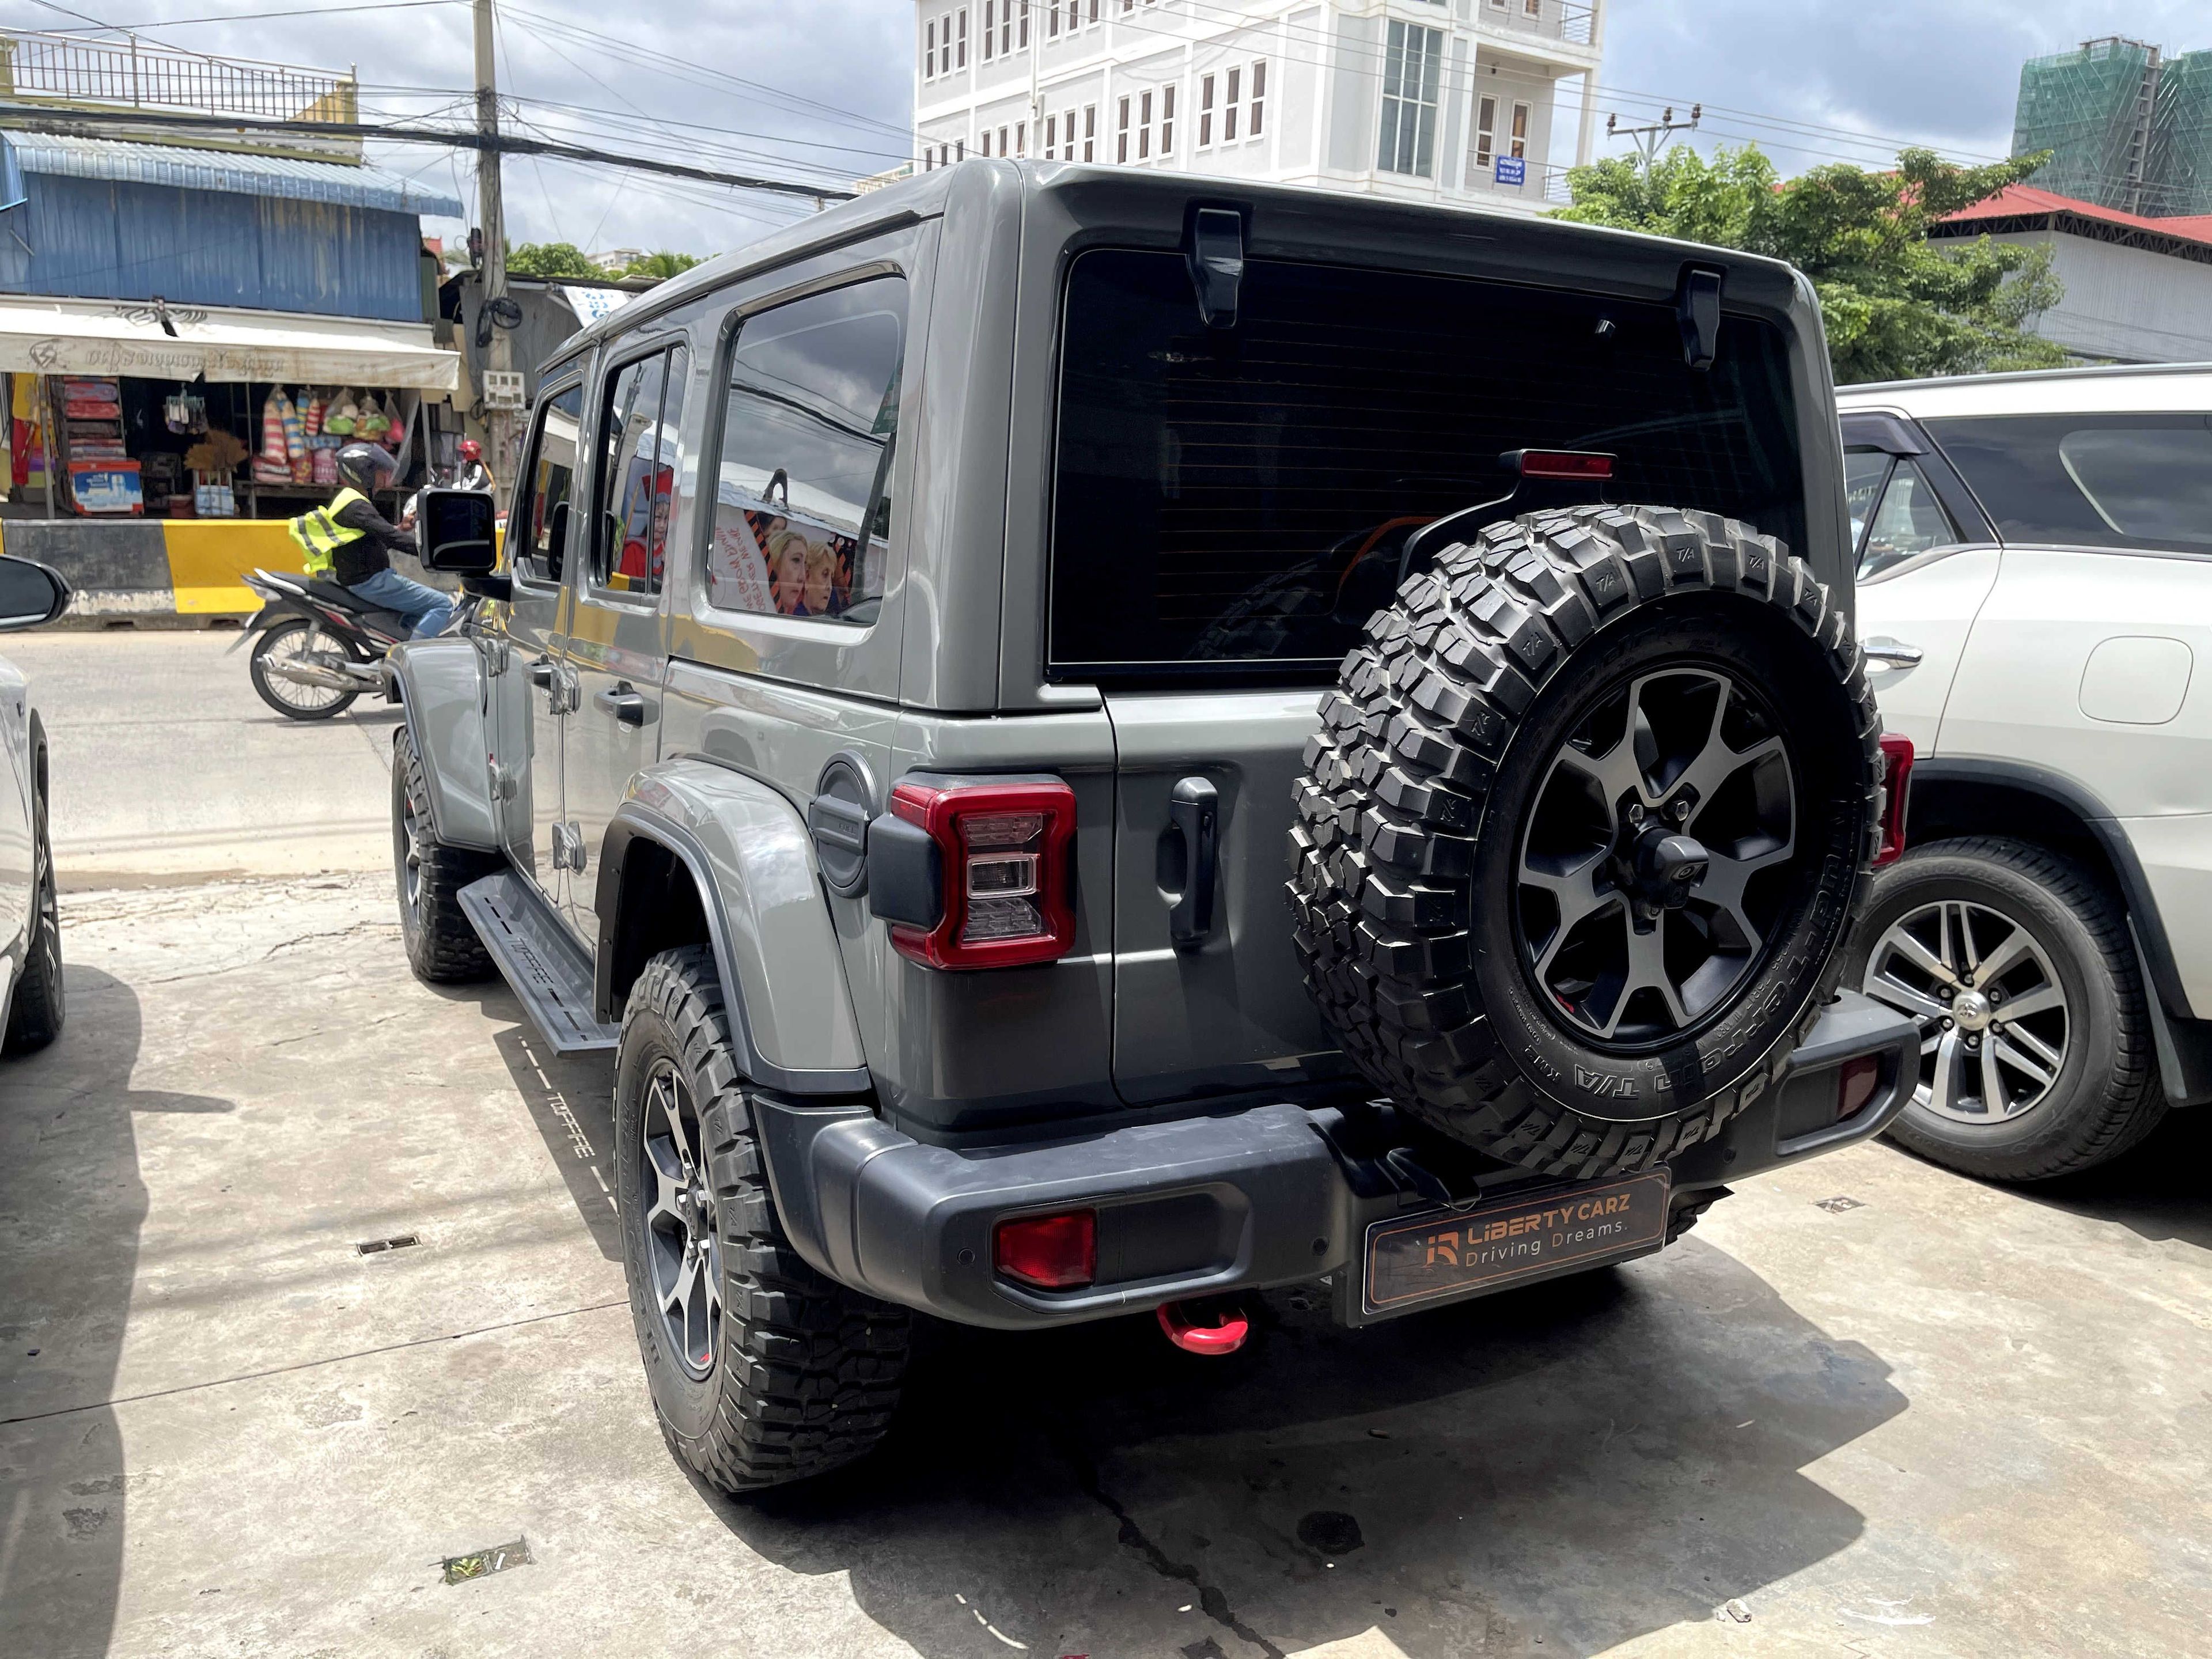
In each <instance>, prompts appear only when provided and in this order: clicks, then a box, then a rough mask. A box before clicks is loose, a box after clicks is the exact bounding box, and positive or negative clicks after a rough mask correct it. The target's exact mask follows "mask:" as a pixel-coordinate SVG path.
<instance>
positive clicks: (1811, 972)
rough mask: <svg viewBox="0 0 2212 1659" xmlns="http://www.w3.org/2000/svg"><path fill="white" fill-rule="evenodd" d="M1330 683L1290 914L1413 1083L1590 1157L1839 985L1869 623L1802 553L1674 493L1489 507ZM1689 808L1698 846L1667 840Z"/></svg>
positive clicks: (1662, 1123)
mask: <svg viewBox="0 0 2212 1659" xmlns="http://www.w3.org/2000/svg"><path fill="white" fill-rule="evenodd" d="M1716 687H1717V689H1716ZM1624 709H1625V711H1626V712H1625V713H1624V712H1623V711H1624ZM1321 713H1322V731H1321V732H1320V733H1319V735H1317V736H1316V738H1315V739H1314V740H1313V743H1312V744H1310V746H1309V748H1308V750H1307V754H1306V764H1307V775H1306V776H1305V777H1304V778H1303V779H1302V780H1301V781H1300V782H1299V784H1298V786H1297V811H1298V818H1297V823H1296V825H1295V826H1294V827H1293V829H1292V830H1291V861H1292V866H1293V871H1292V876H1291V887H1290V896H1291V908H1292V911H1293V913H1294V915H1296V917H1297V928H1296V933H1295V935H1294V937H1295V939H1296V942H1297V949H1298V951H1299V954H1300V957H1301V958H1302V959H1303V961H1304V964H1305V968H1306V984H1307V987H1308V989H1309V990H1310V992H1311V994H1312V995H1313V997H1314V1000H1315V1001H1316V1003H1317V1004H1318V1005H1319V1006H1320V1008H1321V1011H1322V1017H1323V1018H1324V1019H1325V1020H1326V1021H1327V1022H1328V1024H1329V1025H1330V1026H1331V1027H1332V1029H1333V1030H1334V1031H1335V1033H1336V1035H1337V1036H1338V1038H1339V1040H1340V1042H1342V1043H1343V1045H1344V1048H1345V1050H1346V1054H1348V1055H1349V1056H1350V1057H1351V1058H1352V1060H1354V1061H1355V1062H1356V1063H1357V1064H1358V1066H1359V1067H1360V1069H1361V1070H1362V1071H1363V1072H1364V1073H1366V1075H1367V1076H1368V1077H1369V1078H1370V1079H1372V1080H1373V1081H1374V1082H1375V1083H1376V1084H1377V1085H1380V1086H1381V1087H1383V1088H1384V1089H1387V1090H1388V1091H1389V1092H1390V1094H1391V1095H1392V1096H1393V1097H1394V1098H1395V1099H1396V1100H1398V1101H1399V1102H1400V1103H1401V1104H1403V1105H1404V1106H1405V1108H1406V1109H1407V1111H1408V1112H1410V1113H1411V1114H1412V1115H1414V1116H1415V1117H1418V1118H1419V1119H1421V1120H1422V1121H1425V1122H1426V1123H1428V1124H1429V1125H1430V1126H1431V1127H1434V1128H1436V1129H1437V1130H1439V1131H1441V1132H1442V1133H1445V1134H1449V1135H1450V1136H1452V1137H1453V1138H1454V1139H1458V1140H1461V1141H1463V1142H1465V1143H1467V1144H1468V1145H1470V1146H1474V1148H1476V1150H1478V1151H1480V1152H1483V1153H1486V1154H1487V1155H1488V1156H1491V1157H1492V1158H1498V1159H1500V1160H1502V1161H1504V1162H1506V1163H1509V1164H1518V1165H1521V1166H1522V1167H1524V1168H1528V1169H1532V1170H1540V1171H1542V1172H1543V1173H1546V1174H1548V1175H1556V1176H1567V1177H1570V1178H1574V1179H1582V1180H1589V1179H1595V1178H1597V1177H1600V1176H1610V1175H1616V1174H1622V1173H1626V1172H1630V1171H1634V1170H1644V1169H1648V1168H1650V1167H1651V1166H1653V1165H1654V1164H1660V1163H1662V1162H1664V1161H1665V1160H1667V1159H1668V1158H1671V1157H1673V1156H1674V1154H1676V1153H1677V1152H1680V1151H1682V1150H1683V1149H1684V1148H1686V1147H1688V1146H1693V1145H1696V1144H1697V1143H1698V1142H1699V1141H1702V1140H1704V1139H1707V1138H1709V1137H1710V1136H1711V1135H1712V1134H1713V1133H1716V1132H1717V1130H1718V1129H1719V1128H1720V1127H1721V1126H1722V1125H1723V1124H1724V1123H1726V1122H1727V1121H1729V1119H1730V1118H1732V1117H1734V1116H1735V1115H1736V1114H1737V1113H1739V1112H1740V1111H1741V1110H1742V1109H1744V1108H1745V1107H1747V1106H1748V1105H1750V1104H1751V1103H1752V1102H1753V1101H1754V1100H1756V1099H1757V1098H1758V1097H1759V1095H1760V1094H1762V1093H1763V1092H1764V1091H1765V1090H1766V1089H1767V1088H1768V1087H1770V1086H1771V1085H1772V1084H1773V1083H1774V1082H1776V1081H1778V1079H1779V1078H1780V1076H1781V1075H1782V1073H1783V1071H1784V1068H1785V1067H1786V1066H1787V1064H1788V1061H1789V1057H1790V1052H1791V1049H1792V1048H1793V1047H1794V1046H1795V1044H1796V1042H1797V1040H1798V1039H1799V1037H1800V1036H1801V1035H1802V1032H1803V1031H1804V1030H1805V1029H1806V1028H1807V1027H1808V1025H1809V1024H1810V1023H1811V1021H1812V1020H1813V1018H1815V1017H1817V1014H1818V1012H1819V1010H1820V1007H1821V1006H1823V1005H1825V1004H1826V1002H1827V1001H1829V1000H1830V999H1831V997H1832V994H1833V989H1834V986H1835V982H1836V977H1837V975H1838V973H1839V972H1840V969H1841V963H1840V962H1839V960H1838V947H1839V946H1840V945H1841V944H1842V942H1843V939H1844V933H1845V931H1846V928H1847V926H1848V923H1849V921H1850V916H1851V915H1852V914H1853V911H1854V908H1855V907H1856V905H1857V902H1859V899H1860V896H1861V893H1862V890H1863V877H1864V873H1865V871H1866V868H1867V864H1868V860H1869V858H1870V857H1871V855H1872V853H1873V848H1874V837H1875V832H1876V826H1877V825H1878V823H1879V822H1880V817H1881V770H1880V767H1879V754H1880V742H1881V726H1880V719H1879V716H1878V714H1877V713H1876V711H1875V703H1874V697H1873V694H1872V693H1871V692H1870V691H1869V690H1868V688H1867V684H1866V676H1865V674H1864V672H1863V665H1862V659H1861V654H1860V652H1859V649H1858V647H1857V644H1856V643H1855V642H1854V641H1853V640H1852V638H1851V635H1850V627H1849V624H1848V623H1847V622H1846V620H1845V618H1844V616H1843V613H1842V612H1841V611H1839V610H1838V609H1837V608H1836V607H1835V606H1834V605H1832V604H1830V602H1829V597H1828V593H1827V590H1826V589H1825V588H1823V587H1822V586H1820V583H1819V582H1817V581H1816V580H1814V578H1813V575H1812V574H1811V572H1810V571H1809V570H1808V569H1807V568H1806V567H1805V565H1804V564H1803V562H1802V561H1800V560H1797V559H1796V558H1793V557H1791V556H1790V554H1789V552H1788V551H1787V550H1785V549H1784V548H1783V547H1782V546H1781V545H1780V544H1778V543H1777V542H1775V541H1774V540H1772V539H1771V538H1768V537H1765V536H1763V535H1760V534H1759V532H1756V531H1754V530H1752V529H1751V528H1750V527H1748V526H1745V525H1741V524H1737V523H1735V522H1734V521H1732V520H1726V519H1723V518H1719V517H1717V516H1716V515H1714V514H1712V513H1682V512H1677V511H1675V510H1674V509H1671V508H1666V507H1577V508H1574V509H1571V510H1569V511H1563V512H1547V513H1533V514H1530V515H1528V517H1526V518H1524V519H1519V520H1511V521H1508V522H1504V523H1498V524H1492V525H1490V526H1486V527H1485V528H1484V529H1483V530H1482V532H1480V535H1479V536H1478V537H1477V538H1476V540H1475V543H1474V544H1473V545H1457V546H1453V547H1449V548H1446V549H1444V550H1443V551H1442V552H1441V553H1439V554H1438V555H1437V562H1436V568H1434V569H1433V570H1432V571H1430V572H1427V573H1424V574H1418V575H1415V576H1413V577H1412V578H1411V579H1409V580H1407V582H1406V583H1405V584H1404V585H1403V586H1401V588H1400V589H1399V592H1398V597H1397V599H1396V600H1395V603H1393V604H1392V605H1390V606H1389V608H1387V609H1385V610H1383V611H1379V612H1377V613H1376V616H1375V617H1374V618H1373V619H1372V620H1371V621H1370V623H1368V626H1367V636H1366V640H1365V641H1364V642H1363V643H1362V644H1361V645H1360V646H1358V647H1357V648H1355V649H1354V650H1353V651H1352V653H1351V654H1350V655H1349V656H1347V657H1346V659H1345V662H1344V667H1343V670H1342V673H1341V677H1340V684H1339V689H1338V690H1336V691H1334V692H1333V693H1331V694H1330V695H1329V696H1327V697H1325V698H1323V699H1322V708H1321ZM1647 750H1649V752H1648V753H1647ZM1774 757H1779V766H1778V767H1777V765H1776V764H1775V761H1774ZM1555 789H1556V790H1558V791H1559V793H1554V792H1555ZM1678 808H1679V809H1680V811H1681V812H1682V813H1683V814H1685V816H1682V817H1676V816H1674V815H1675V812H1676V810H1677V809H1678ZM1668 831H1675V832H1679V836H1677V835H1675V834H1669V833H1665V832H1668ZM1696 836H1705V837H1706V838H1707V839H1708V840H1711V842H1712V846H1711V848H1710V849H1705V850H1707V851H1709V852H1710V854H1711V856H1710V858H1707V859H1699V860H1692V859H1691V857H1690V855H1689V853H1688V852H1686V851H1683V852H1669V851H1668V850H1667V849H1668V848H1674V847H1676V846H1678V845H1679V842H1680V839H1682V838H1693V837H1696ZM1585 842H1587V843H1588V845H1584V843H1585ZM1675 860H1680V861H1679V862H1676V861H1675ZM1666 869H1675V870H1680V871H1681V872H1684V873H1683V874H1682V875H1681V876H1680V877H1677V878H1672V879H1673V881H1674V883H1675V884H1674V885H1670V884H1669V883H1668V879H1666V878H1663V870H1666ZM1690 872H1695V874H1694V875H1692V874H1691V873H1690ZM1692 881H1694V882H1695V883H1696V885H1695V886H1694V887H1693V888H1690V889H1688V890H1686V891H1685V890H1684V888H1683V887H1682V886H1681V885H1680V884H1683V883H1688V882H1692ZM1724 889H1725V891H1723V890H1724ZM1547 904H1548V905H1550V906H1551V908H1550V910H1549V911H1548V913H1547V911H1546V909H1545V906H1546V905H1547Z"/></svg>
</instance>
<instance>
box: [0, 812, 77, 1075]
mask: <svg viewBox="0 0 2212 1659" xmlns="http://www.w3.org/2000/svg"><path fill="white" fill-rule="evenodd" d="M42 769H43V768H42ZM32 811H33V822H32V832H31V833H32V870H33V876H32V883H31V925H30V927H28V928H27V930H26V933H25V937H24V940H23V966H22V971H21V974H20V975H17V977H16V981H15V996H14V997H13V999H12V1000H10V1001H9V1005H8V1030H7V1033H6V1035H5V1036H0V1054H30V1053H32V1052H33V1051H34V1050H36V1049H40V1048H45V1047H46V1045H47V1044H48V1043H50V1042H52V1041H53V1040H54V1039H55V1038H56V1037H58V1036H60V1035H61V1033H62V1025H63V1024H64V1021H65V1020H66V1019H67V1018H68V1017H69V1006H68V1001H67V999H66V997H65V994H64V986H63V981H62V922H61V902H60V889H59V886H58V883H57V882H56V881H55V879H54V842H53V836H52V833H51V831H50V830H49V829H48V828H47V824H46V783H45V781H44V780H43V779H41V780H40V783H39V787H38V794H37V797H36V799H35V801H34V804H33V809H32Z"/></svg>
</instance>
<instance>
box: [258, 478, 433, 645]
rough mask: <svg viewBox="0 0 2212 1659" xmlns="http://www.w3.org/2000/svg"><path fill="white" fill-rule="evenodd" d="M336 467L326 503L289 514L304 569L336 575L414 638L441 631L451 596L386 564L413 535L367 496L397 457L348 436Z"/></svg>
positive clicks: (410, 548)
mask: <svg viewBox="0 0 2212 1659" xmlns="http://www.w3.org/2000/svg"><path fill="white" fill-rule="evenodd" d="M337 466H338V479H339V488H338V492H337V495H334V496H332V497H331V503H330V505H329V506H328V507H316V508H315V509H314V510H313V511H312V512H309V513H301V515H300V516H299V517H298V518H296V519H295V520H292V524H291V530H292V539H293V540H294V541H295V542H297V543H299V544H300V550H301V553H302V554H303V555H304V556H306V562H307V574H309V575H310V576H313V577H315V578H316V579H318V580H322V581H335V582H337V584H338V586H341V587H343V588H344V589H345V590H346V591H347V592H349V593H351V594H352V595H353V596H354V597H355V598H356V599H361V600H363V601H365V602H366V603H368V604H369V605H375V606H377V607H378V608H379V609H380V610H384V611H397V612H398V615H399V617H400V618H401V619H402V620H403V621H404V622H405V623H406V624H407V626H408V630H409V632H410V635H412V636H413V637H414V638H416V639H418V640H422V639H428V637H429V636H430V635H433V634H436V633H440V632H441V631H443V629H445V627H446V625H447V623H450V622H451V621H452V620H453V601H452V600H451V599H447V597H446V596H445V595H444V594H443V593H441V592H439V591H438V590H437V589H436V588H435V587H426V586H423V585H422V583H421V582H417V581H410V580H408V579H407V578H406V577H404V576H403V575H401V574H399V573H398V571H396V570H394V569H393V568H392V558H391V556H392V553H394V552H399V553H412V552H414V550H415V538H414V537H413V536H412V535H410V533H409V532H406V531H404V530H400V529H397V528H395V527H394V526H392V525H391V524H389V523H388V522H386V520H385V517H384V515H383V514H382V513H379V512H378V511H377V510H376V504H375V503H374V501H371V500H370V499H369V495H370V492H372V491H374V490H375V489H378V488H380V487H381V486H382V485H384V484H385V483H388V481H389V480H390V479H391V478H392V477H395V476H396V475H397V474H398V471H399V462H398V459H396V458H395V457H394V456H393V455H392V452H391V451H390V450H388V449H386V448H385V447H384V446H383V445H381V444H371V443H354V444H348V445H347V446H346V447H344V448H343V449H341V450H339V451H338V455H337Z"/></svg>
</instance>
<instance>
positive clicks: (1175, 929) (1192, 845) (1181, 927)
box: [1168, 778, 1221, 951]
mask: <svg viewBox="0 0 2212 1659" xmlns="http://www.w3.org/2000/svg"><path fill="white" fill-rule="evenodd" d="M1168 822H1169V823H1171V824H1173V825H1174V826H1175V828H1176V832H1177V833H1178V834H1180V835H1181V836H1182V846H1183V882H1182V892H1181V893H1180V894H1178V895H1177V896H1176V902H1175V904H1174V907H1173V908H1171V909H1170V910H1169V912H1168V937H1169V938H1170V939H1173V940H1174V941H1175V946H1176V949H1177V950H1178V951H1187V950H1189V949H1191V948H1193V947H1194V946H1195V945H1198V944H1199V943H1200V942H1201V941H1202V940H1203V939H1205V938H1206V934H1208V933H1211V932H1212V931H1213V889H1214V884H1215V878H1216V875H1217V868H1218V865H1219V863H1220V848H1221V793H1220V791H1218V790H1217V789H1216V788H1215V787H1213V786H1212V784H1211V783H1209V782H1208V781H1206V779H1204V778H1185V779H1183V780H1182V782H1180V783H1178V784H1176V787H1175V789H1174V792H1173V793H1171V794H1170V795H1169V797H1168Z"/></svg>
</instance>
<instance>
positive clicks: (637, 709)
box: [592, 685, 646, 726]
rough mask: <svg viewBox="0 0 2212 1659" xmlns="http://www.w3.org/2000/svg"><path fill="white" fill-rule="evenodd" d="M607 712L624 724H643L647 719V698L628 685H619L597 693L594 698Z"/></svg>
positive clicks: (593, 700)
mask: <svg viewBox="0 0 2212 1659" xmlns="http://www.w3.org/2000/svg"><path fill="white" fill-rule="evenodd" d="M592 702H594V703H595V704H597V705H598V706H599V708H602V709H604V710H605V712H606V713H608V714H612V715H613V716H614V717H615V718H616V719H617V720H620V721H621V722H622V723H623V725H624V726H643V725H644V724H645V721H646V711H645V698H644V696H642V695H641V694H640V693H638V692H635V691H633V690H630V689H629V686H627V685H617V686H613V687H611V688H610V689H609V690H605V691H601V692H599V693H597V694H595V695H594V696H592Z"/></svg>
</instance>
